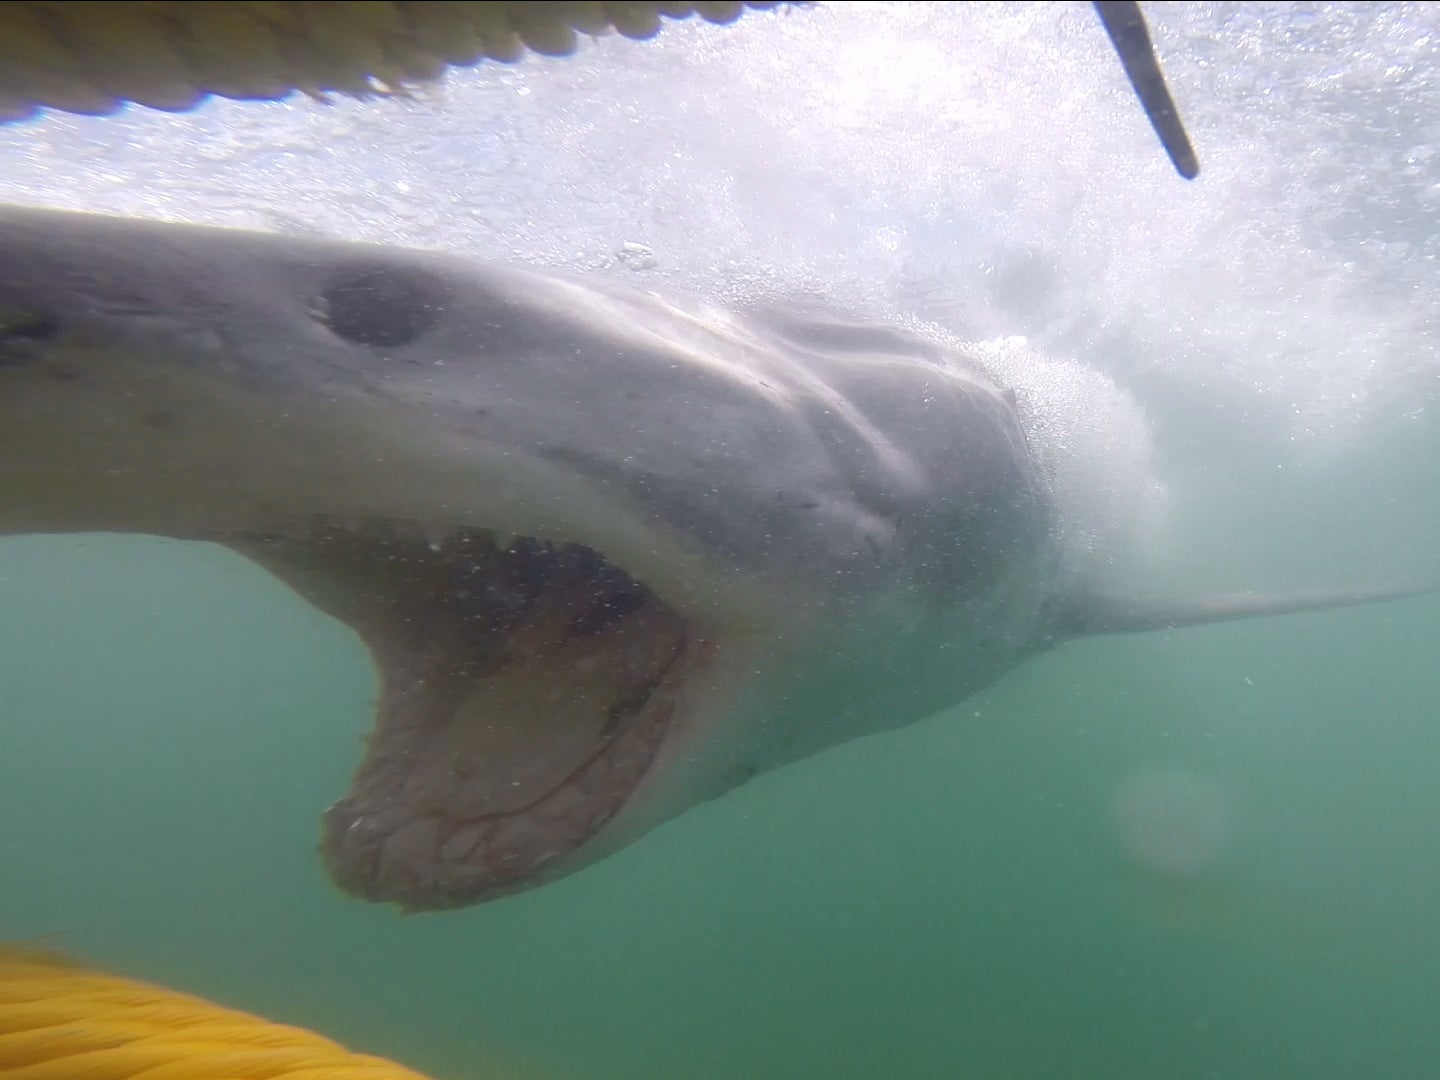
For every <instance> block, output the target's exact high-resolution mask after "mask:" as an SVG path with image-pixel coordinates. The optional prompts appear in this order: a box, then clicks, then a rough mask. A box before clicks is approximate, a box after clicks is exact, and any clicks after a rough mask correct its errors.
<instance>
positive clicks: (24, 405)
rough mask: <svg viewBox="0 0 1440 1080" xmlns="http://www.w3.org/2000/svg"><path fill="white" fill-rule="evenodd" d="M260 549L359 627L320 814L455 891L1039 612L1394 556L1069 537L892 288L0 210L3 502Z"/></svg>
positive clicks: (1270, 608)
mask: <svg viewBox="0 0 1440 1080" xmlns="http://www.w3.org/2000/svg"><path fill="white" fill-rule="evenodd" d="M73 531H88V532H105V531H112V532H115V531H118V532H133V533H151V534H156V535H163V536H171V537H180V538H188V539H198V540H212V541H215V542H218V543H222V544H225V545H227V546H229V547H231V548H233V549H235V550H237V551H240V552H242V553H244V554H245V555H247V556H249V557H250V558H252V559H254V560H255V561H256V562H258V563H259V564H261V565H262V566H264V567H266V568H268V569H269V570H270V571H271V572H273V573H274V574H276V575H277V576H279V577H280V578H281V579H283V580H284V581H286V582H288V583H289V584H290V585H291V586H292V587H293V588H294V589H295V590H296V591H297V592H298V593H299V594H300V595H301V596H303V597H305V598H306V599H307V600H308V601H309V602H311V603H312V604H314V605H316V606H317V607H319V608H320V609H322V610H324V611H326V612H327V613H329V614H331V615H333V616H334V617H336V618H338V619H341V620H343V621H344V622H346V623H347V624H348V625H349V626H351V627H352V628H353V629H354V630H355V631H356V632H357V633H358V634H359V635H360V637H361V638H362V639H363V640H364V641H365V643H366V645H367V646H368V648H369V650H370V653H371V655H372V657H373V658H374V662H375V664H376V667H377V669H378V671H379V674H380V677H381V683H382V693H381V698H380V701H379V704H378V707H377V717H376V722H375V729H374V733H373V735H372V737H371V739H370V742H369V746H368V749H367V752H366V755H365V758H364V760H363V762H362V764H361V765H360V768H359V770H358V772H357V774H356V776H355V779H354V781H353V784H352V786H351V789H350V791H349V793H348V794H346V795H345V797H344V798H342V799H341V800H340V801H339V802H338V803H337V804H336V805H335V806H333V807H332V808H331V809H330V810H329V811H328V813H327V814H326V816H325V822H324V837H323V841H322V851H323V854H324V857H325V860H326V863H327V865H328V866H329V868H330V870H331V873H332V875H333V876H334V878H335V880H336V882H337V883H338V884H339V885H340V886H341V887H342V888H343V889H345V890H346V891H348V892H350V893H352V894H354V895H356V896H360V897H364V898H367V899H371V900H379V901H389V902H394V903H397V904H400V905H402V906H404V907H406V908H409V909H434V908H445V907H457V906H462V905H465V904H470V903H475V902H478V901H481V900H485V899H488V898H492V897H496V896H501V895H505V894H507V893H510V892H514V891H516V890H518V889H521V888H525V887H528V886H532V885H534V884H537V883H539V882H543V881H546V880H551V879H553V878H555V877H558V876H560V875H562V874H565V873H568V872H570V871H572V870H574V869H576V868H578V867H579V866H582V865H584V864H585V863H587V862H591V861H594V860H595V859H597V858H600V857H602V856H603V855H605V854H606V853H608V852H611V851H614V850H615V849H616V848H618V847H621V846H623V845H624V844H626V843H628V842H630V841H631V840H633V839H635V838H636V837H638V836H639V835H641V834H642V833H644V832H645V831H647V830H648V829H650V828H652V827H653V826H655V825H656V824H658V823H660V822H662V821H664V820H666V819H668V818H672V817H674V816H676V815H678V814H680V813H682V812H683V811H684V810H686V809H687V808H689V807H691V806H693V805H695V804H697V803H699V802H702V801H704V800H706V799H708V798H711V797H713V796H715V795H718V794H720V793H722V792H724V791H726V790H728V789H730V788H732V787H734V786H736V785H737V784H739V783H742V782H743V781H744V780H745V779H747V778H748V777H750V776H752V775H754V774H755V773H756V772H759V771H763V770H766V769H770V768H774V767H776V766H778V765H781V764H784V763H785V762H787V761H792V760H795V759H796V758H798V757H802V756H805V755H807V754H810V753H814V752H816V751H818V750H820V749H823V748H825V747H827V746H832V745H835V744H837V743H840V742H843V741H845V740H848V739H850V738H853V737H855V736H858V735H862V734H866V733H868V732H873V731H877V730H881V729H884V728H888V727H894V726H897V725H900V724H905V723H909V722H911V721H914V720H917V719H920V718H922V717H924V716H927V715H930V714H932V713H934V712H936V711H938V710H939V709H941V708H944V707H946V706H948V705H950V704H953V703H955V702H957V701H959V700H961V699H963V698H965V697H967V696H968V695H971V694H973V693H975V692H976V691H978V690H980V689H982V688H983V687H985V686H987V685H988V684H990V683H992V682H994V681H995V680H996V679H997V678H999V677H1000V676H1001V675H1003V674H1004V673H1005V672H1007V671H1009V670H1010V669H1011V668H1013V667H1014V666H1016V665H1017V664H1018V663H1020V662H1021V661H1023V660H1024V659H1025V658H1026V657H1028V656H1031V655H1033V654H1035V653H1037V652H1039V651H1041V650H1043V649H1046V648H1049V647H1051V646H1053V645H1056V644H1058V643H1060V642H1062V641H1064V640H1066V639H1068V638H1072V637H1076V636H1080V635H1083V634H1088V633H1098V632H1115V631H1128V630H1144V629H1153V628H1159V627H1166V626H1178V625H1184V624H1188V623H1193V622H1201V621H1214V620H1220V619H1227V618H1237V617H1244V616H1249V615H1265V614H1275V613H1279V612H1282V611H1291V610H1303V609H1309V608H1315V607H1325V606H1331V605H1336V604H1341V603H1350V602H1360V601H1364V600H1372V599H1378V598H1382V597H1384V596H1390V595H1405V594H1406V593H1407V590H1397V591H1395V592H1383V593H1382V592H1368V593H1361V592H1356V593H1348V594H1341V593H1335V594H1324V595H1314V596H1301V597H1288V598H1263V597H1249V596H1238V597H1233V598H1208V599H1204V600H1197V601H1193V602H1187V603H1183V604H1168V603H1154V604H1139V603H1130V602H1124V601H1120V600H1117V599H1114V598H1106V597H1101V596H1097V595H1094V594H1093V593H1092V592H1091V591H1090V590H1089V589H1088V588H1087V587H1086V583H1085V582H1084V581H1083V580H1079V579H1077V578H1076V577H1075V575H1073V574H1069V573H1067V572H1066V570H1065V567H1066V565H1067V564H1066V560H1065V558H1064V555H1065V553H1064V551H1063V550H1062V531H1061V530H1060V529H1059V528H1058V527H1057V521H1056V510H1055V492H1054V491H1053V490H1052V486H1051V480H1050V478H1048V477H1047V476H1046V475H1044V474H1043V472H1042V470H1040V469H1039V468H1037V466H1036V464H1035V461H1034V459H1033V458H1032V455H1031V452H1030V450H1029V448H1028V447H1027V436H1026V432H1025V430H1024V425H1023V423H1022V420H1021V417H1020V414H1019V413H1018V412H1017V409H1016V406H1015V396H1014V394H1013V393H1011V392H1010V391H1009V390H1007V389H1006V388H1005V387H1004V386H1002V385H1000V384H999V383H998V382H997V380H996V379H995V378H994V377H993V376H992V375H991V374H990V373H989V372H987V370H986V369H985V367H984V366H983V365H982V364H981V363H979V362H978V361H977V360H976V358H975V357H973V356H970V355H968V354H967V353H966V352H964V351H963V350H959V349H956V348H953V347H947V346H945V345H943V344H941V343H938V342H936V341H932V340H929V339H927V338H924V337H921V336H918V335H916V334H912V333H907V332H903V331H900V330H896V329H891V328H887V327H884V326H875V325H859V324H854V323H847V322H841V321H836V320H834V319H825V318H819V317H810V316H806V315H803V314H799V313H796V312H793V311H780V310H775V309H767V310H759V309H757V310H750V311H745V312H737V311H721V310H718V309H715V308H712V307H709V306H706V305H705V304H703V303H694V302H682V301H667V300H662V299H660V298H658V297H656V296H654V295H652V294H650V293H647V292H642V291H639V290H636V289H633V288H629V287H625V286H622V285H617V284H615V283H613V282H609V281H606V280H603V279H593V280H592V279H576V278H571V277H566V276H563V275H558V274H550V273H542V272H538V271H534V270H527V269H519V268H515V267H508V266H497V265H493V264H486V263H481V262H470V261H466V260H460V259H455V258H450V257H444V256H439V255H433V254H424V253H418V252H410V251H402V250H392V249H385V248H377V247H369V246H361V245H347V244H335V243H317V242H313V241H301V240H293V239H288V238H279V237H271V236H265V235H260V234H253V233H246V232H239V231H232V230H223V229H212V228H199V227H193V226H178V225H167V224H159V223H153V222H139V221H129V220H124V219H117V218H107V217H102V216H96V215H82V214H66V213H58V212H51V211H38V210H30V209H20V208H4V209H0V533H12V534H13V533H41V532H73Z"/></svg>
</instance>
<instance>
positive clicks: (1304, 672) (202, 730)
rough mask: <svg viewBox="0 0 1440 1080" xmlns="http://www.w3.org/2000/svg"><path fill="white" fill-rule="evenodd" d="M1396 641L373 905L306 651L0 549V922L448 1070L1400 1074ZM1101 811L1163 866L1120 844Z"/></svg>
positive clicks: (1433, 950)
mask: <svg viewBox="0 0 1440 1080" xmlns="http://www.w3.org/2000/svg"><path fill="white" fill-rule="evenodd" d="M1434 633H1435V610H1434V605H1433V604H1430V603H1426V602H1424V601H1420V602H1414V603H1410V604H1407V605H1397V606H1392V607H1388V608H1376V609H1369V610H1359V611H1352V612H1346V613H1340V614H1333V615H1317V616H1307V617H1303V618H1295V619H1289V620H1283V621H1276V622H1271V623H1254V624H1249V625H1240V626H1232V627H1220V628H1212V629H1205V630H1198V631H1192V632H1186V633H1177V634H1173V635H1163V636H1156V637H1151V638H1147V639H1135V640H1124V641H1105V642H1091V643H1085V644H1081V645H1078V646H1073V647H1070V648H1068V649H1066V650H1065V651H1063V652H1062V653H1059V654H1056V655H1052V656H1050V657H1048V658H1046V659H1044V660H1042V661H1040V662H1038V663H1035V664H1032V665H1031V666H1030V667H1028V668H1026V669H1024V670H1022V671H1021V672H1020V673H1019V674H1018V675H1017V676H1016V677H1013V678H1012V679H1010V680H1009V681H1008V682H1006V683H1005V684H1004V685H1002V686H1001V687H999V688H997V689H996V690H995V691H993V692H992V693H989V694H987V695H985V696H984V697H983V698H981V699H977V700H976V701H973V702H970V703H967V704H966V705H964V706H963V707H960V708H957V709H955V710H953V711H952V712H951V713H950V714H948V715H945V716H941V717H938V718H936V719H934V720H932V721H930V722H927V723H924V724H922V725H919V726H917V727H915V728H913V729H910V730H906V731H902V732H900V733H898V734H893V735H889V736H883V737H879V738H875V739H871V740H865V741H861V742H859V743H855V744H852V745H850V746H848V747H845V748H842V749H841V750H839V751H836V752H832V753H830V754H827V755H823V756H821V757H820V758H817V759H813V760H811V761H809V762H806V763H803V764H801V765H798V766H795V767H792V768H790V769H787V770H783V771H781V772H779V773H777V774H773V775H771V776H769V777H767V778H765V779H762V780H760V781H758V782H756V783H754V784H752V785H751V786H750V787H748V788H746V789H744V790H742V791H740V792H738V793H736V794H734V795H732V796H730V797H728V798H726V799H724V800H722V801H720V802H718V803H715V804H712V805H710V806H706V807H702V808H701V809H699V810H696V811H694V812H692V813H690V814H689V815H687V816H686V817H685V818H684V819H682V820H680V821H678V822H675V823H673V824H671V825H670V826H668V827H666V828H664V829H662V830H661V831H659V832H658V833H656V834H654V835H653V836H652V837H651V838H650V839H648V840H647V841H645V842H644V843H641V844H639V845H637V846H636V847H634V848H632V849H630V850H628V851H626V852H624V853H622V854H621V855H619V856H617V857H615V858H613V859H611V860H609V861H607V862H605V863H603V864H602V865H600V866H598V867H596V868H593V869H591V870H589V871H586V872H584V873H582V874H580V875H578V876H576V877H572V878H570V879H567V880H565V881H562V882H560V883H559V884H557V885H554V886H552V887H549V888H547V889H544V890H542V891H540V892H537V893H534V894H531V895H527V896H522V897H520V898H517V899H513V900H510V901H506V902H502V903H498V904H494V905H491V906H486V907H483V908H480V909H473V910H470V911H465V912H461V913H457V914H448V915H441V916H423V917H415V918H402V917H399V916H396V915H393V914H391V913H390V912H389V911H386V910H380V909H376V908H371V907H367V906H365V905H361V904H358V903H355V902H352V901H349V900H346V899H343V898H342V897H340V896H339V895H337V894H336V893H334V892H333V891H332V890H331V888H330V886H329V884H328V882H327V881H326V879H325V878H324V876H323V874H322V872H321V869H320V867H319V865H318V863H317V861H316V860H315V859H314V858H313V857H312V849H313V846H314V841H315V835H316V820H315V819H316V815H317V813H318V811H319V810H320V809H321V808H322V807H323V806H324V805H325V802H326V799H327V798H328V797H330V796H333V795H335V794H336V793H338V792H339V791H340V790H341V789H342V785H343V783H344V780H345V777H346V774H347V770H348V768H349V767H350V766H351V765H352V763H353V760H354V758H355V756H356V753H357V750H358V746H357V742H356V740H357V739H358V737H359V735H360V733H361V731H362V730H363V728H364V726H365V724H366V723H367V721H368V698H369V695H370V693H371V683H370V675H369V671H368V667H367V664H366V661H365V657H364V655H363V653H362V651H361V649H360V647H359V645H358V644H357V642H356V641H355V640H353V639H352V638H351V637H350V635H349V633H348V632H347V631H346V630H344V629H343V628H341V627H340V626H339V625H337V624H334V623H331V622H328V621H327V620H326V619H324V618H323V617H321V616H318V615H316V614H314V613H313V612H311V611H309V610H308V609H306V608H305V607H303V606H301V605H300V604H299V603H298V602H296V601H294V600H293V599H291V597H290V596H289V594H288V593H286V592H285V591H284V590H283V589H282V588H281V587H280V586H278V585H276V584H274V583H273V582H272V581H270V580H269V579H268V578H267V577H265V576H264V575H263V574H262V573H260V572H259V571H257V570H254V569H252V568H251V567H250V566H249V565H248V564H246V563H244V562H242V561H241V560H240V559H238V558H236V557H232V556H230V555H228V554H227V553H225V552H223V551H221V550H219V549H213V548H206V547H201V546H194V545H183V544H176V543H169V542H161V541H152V540H145V539H127V538H111V537H104V538H96V537H89V538H80V539H75V538H65V539H58V538H48V537H40V538H27V539H16V540H9V541H6V542H4V544H3V545H0V685H3V687H4V695H3V723H4V728H5V732H4V735H5V740H4V741H5V751H4V755H3V757H0V820H3V821H4V822H5V829H4V837H3V863H0V865H3V868H4V888H3V889H0V928H3V935H4V936H5V937H9V938H17V937H27V936H30V935H42V934H54V935H57V938H58V941H59V942H61V943H62V944H64V945H65V946H66V947H69V948H72V949H74V950H76V951H79V952H81V953H82V954H84V955H86V956H89V957H91V958H94V959H96V960H99V961H102V962H104V963H106V964H107V965H110V966H113V967H115V968H117V969H120V970H122V971H125V972H127V973H131V974H134V975H139V976H145V977H148V978H152V979H156V980H161V981H163V982H166V983H168V984H171V985H174V986H177V987H181V988H184V989H187V990H191V991H194V992H199V993H202V994H206V995H210V996H212V997H215V998H218V999H221V1000H223V1001H225V1002H227V1003H231V1004H235V1005H239V1006H244V1007H248V1008H251V1009H255V1010H259V1011H261V1012H264V1013H266V1014H268V1015H271V1016H275V1017H279V1018H284V1019H286V1020H289V1021H292V1022H296V1023H300V1024H304V1025H308V1026H311V1027H314V1028H318V1029H320V1030H322V1031H324V1032H326V1033H329V1034H332V1035H334V1036H336V1037H338V1038H341V1039H342V1040H345V1041H347V1042H349V1043H351V1044H354V1045H358V1046H360V1047H363V1048H364V1049H367V1050H371V1051H374V1052H378V1053H383V1054H387V1055H391V1056H394V1057H397V1058H399V1059H402V1060H404V1061H405V1062H407V1063H408V1064H411V1065H413V1066H414V1067H416V1068H419V1069H422V1070H427V1071H429V1072H431V1073H433V1074H435V1075H436V1076H438V1077H453V1078H457V1080H459V1078H468V1077H480V1076H485V1075H488V1074H487V1072H486V1069H487V1066H488V1067H492V1068H493V1069H494V1070H495V1071H496V1072H499V1073H503V1074H505V1075H515V1076H522V1077H546V1078H556V1080H566V1078H587V1080H588V1078H610V1077H616V1078H619V1077H630V1078H652V1077H653V1078H656V1080H658V1078H661V1077H686V1078H697V1080H698V1078H709V1077H714V1078H720V1077H733V1076H749V1077H819V1076H825V1077H856V1078H861V1077H866V1078H868V1077H916V1078H920V1077H946V1076H975V1077H986V1078H1000V1077H1015V1078H1025V1080H1029V1078H1036V1077H1051V1076H1053V1077H1094V1078H1101V1077H1104V1078H1107V1080H1116V1078H1129V1077H1134V1078H1145V1080H1154V1078H1159V1077H1167V1078H1175V1080H1207V1078H1212V1077H1227V1078H1228V1077H1255V1076H1267V1077H1286V1078H1288V1077H1295V1078H1299V1077H1305V1078H1307V1080H1318V1078H1332V1077H1333V1078H1336V1080H1340V1078H1347V1080H1348V1078H1353V1077H1356V1076H1362V1075H1364V1076H1384V1077H1387V1078H1390V1080H1401V1078H1409V1077H1415V1078H1417V1080H1418V1078H1421V1077H1430V1076H1433V1075H1434V1061H1435V1055H1436V1052H1437V1051H1440V1034H1437V1029H1436V1027H1435V1025H1434V1022H1433V1018H1434V1001H1435V995H1436V992H1437V990H1440V975H1437V972H1440V907H1437V905H1436V904H1435V903H1434V898H1435V897H1436V896H1437V895H1440V880H1437V878H1440V840H1437V834H1436V829H1435V823H1436V821H1440V785H1437V783H1436V781H1435V765H1434V762H1435V761H1436V760H1437V759H1440V725H1436V723H1435V715H1436V712H1435V701H1436V697H1437V682H1436V677H1437V676H1436V672H1435V670H1434V666H1433V658H1434V654H1433V647H1432V646H1431V644H1430V643H1431V642H1433V639H1434ZM1177 774H1178V776H1179V777H1180V779H1179V780H1177V779H1176V777H1177ZM1167 776H1168V777H1170V781H1166V779H1165V777H1167ZM1146 777H1148V778H1149V780H1148V781H1147V780H1146V779H1145V778H1146ZM1157 777H1158V779H1157ZM1187 778H1188V779H1187ZM1167 783H1169V784H1170V786H1169V787H1167V786H1166V785H1167ZM1137 784H1140V785H1141V786H1142V787H1143V788H1144V790H1147V791H1149V792H1150V795H1149V796H1146V797H1141V805H1143V806H1144V807H1145V808H1146V810H1145V812H1144V813H1142V814H1141V817H1142V818H1143V820H1145V821H1152V822H1154V821H1160V822H1162V823H1165V822H1168V823H1169V824H1168V825H1165V826H1164V828H1168V829H1170V834H1166V833H1165V832H1164V829H1163V828H1162V830H1161V834H1160V835H1161V839H1162V840H1164V841H1168V842H1170V843H1171V844H1172V850H1174V849H1175V848H1174V845H1179V848H1178V849H1179V850H1181V851H1190V850H1193V851H1197V852H1199V853H1200V854H1201V855H1203V856H1204V859H1203V860H1202V861H1203V863H1204V865H1203V867H1201V868H1200V869H1199V870H1198V871H1197V872H1195V873H1192V874H1190V875H1188V876H1185V875H1179V876H1177V875H1173V874H1166V873H1164V872H1163V869H1164V862H1165V856H1164V855H1163V854H1162V855H1161V856H1160V863H1155V862H1154V860H1153V859H1148V860H1147V858H1146V857H1144V850H1145V848H1144V845H1145V836H1144V829H1145V826H1144V825H1143V823H1142V825H1141V826H1140V829H1141V833H1140V835H1139V839H1138V840H1137V839H1136V834H1135V833H1134V829H1135V818H1134V815H1133V814H1132V815H1131V817H1130V819H1128V820H1129V821H1130V824H1129V825H1127V824H1126V822H1127V817H1126V811H1125V810H1124V806H1125V805H1126V798H1127V796H1126V795H1125V794H1124V793H1125V792H1126V791H1127V790H1128V791H1131V793H1132V795H1131V796H1130V801H1131V803H1134V801H1135V798H1136V797H1135V796H1134V795H1133V792H1134V791H1135V790H1137V789H1136V785H1137ZM1147 784H1148V787H1146V786H1145V785H1147ZM1197 785H1198V788H1197ZM1197 790H1199V791H1200V795H1199V796H1198V801H1197V796H1196V791H1197ZM1187 792H1188V793H1189V794H1187ZM1146 798H1148V799H1149V801H1148V802H1146V801H1145V799H1146ZM1167 799H1168V800H1169V802H1168V803H1167ZM1187 800H1188V801H1187ZM1196 820H1199V821H1200V822H1201V824H1200V825H1198V826H1195V825H1194V822H1195V821H1196ZM1207 821H1208V822H1209V824H1208V825H1207V824H1205V822H1207ZM1187 822H1188V823H1189V824H1188V825H1187ZM1187 829H1189V830H1190V831H1189V832H1188V833H1187V831H1186V830H1187ZM1196 829H1198V830H1199V831H1198V832H1196V831H1195V830H1196ZM1127 830H1129V831H1127ZM1152 832H1153V829H1152ZM1137 843H1138V844H1139V845H1140V847H1139V848H1137V847H1136V844H1137ZM1186 845H1189V846H1188V847H1187V846H1186ZM1137 851H1139V852H1140V854H1139V855H1138V856H1137ZM1152 854H1153V852H1152Z"/></svg>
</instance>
